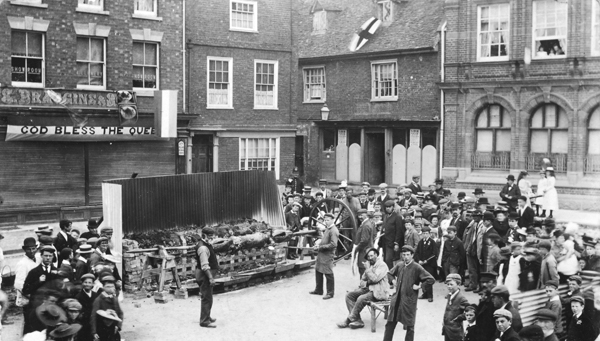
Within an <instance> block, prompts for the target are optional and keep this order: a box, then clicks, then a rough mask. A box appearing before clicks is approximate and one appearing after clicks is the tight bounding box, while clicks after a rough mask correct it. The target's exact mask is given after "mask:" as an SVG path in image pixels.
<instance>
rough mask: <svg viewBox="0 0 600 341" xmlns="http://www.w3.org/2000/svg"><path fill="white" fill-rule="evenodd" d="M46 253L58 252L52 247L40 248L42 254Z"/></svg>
mask: <svg viewBox="0 0 600 341" xmlns="http://www.w3.org/2000/svg"><path fill="white" fill-rule="evenodd" d="M44 251H48V252H52V253H54V251H56V249H55V248H54V246H52V245H44V246H42V247H41V248H40V253H42V252H44Z"/></svg>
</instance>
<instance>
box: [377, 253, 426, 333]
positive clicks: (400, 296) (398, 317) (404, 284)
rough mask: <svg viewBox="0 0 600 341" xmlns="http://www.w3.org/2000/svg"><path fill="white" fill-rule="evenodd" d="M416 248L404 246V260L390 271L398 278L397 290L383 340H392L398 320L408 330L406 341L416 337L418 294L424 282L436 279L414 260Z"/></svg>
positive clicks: (392, 300) (391, 300)
mask: <svg viewBox="0 0 600 341" xmlns="http://www.w3.org/2000/svg"><path fill="white" fill-rule="evenodd" d="M414 254H415V250H414V249H413V248H412V247H411V246H408V245H405V246H403V247H402V259H403V261H402V262H399V263H398V264H396V265H395V266H394V267H393V268H392V269H391V270H390V272H389V274H390V275H391V276H393V277H394V278H396V281H397V282H396V292H395V293H394V294H393V295H392V298H391V299H390V307H389V315H388V319H387V323H386V324H385V333H384V335H383V341H392V338H393V336H394V330H395V329H396V325H397V323H398V322H400V323H402V324H403V325H404V329H405V330H406V336H405V338H404V340H405V341H412V340H414V338H415V319H416V315H417V294H418V292H419V289H421V285H422V284H427V285H433V283H434V282H435V279H434V278H433V276H431V274H430V273H428V272H427V271H425V269H423V267H422V266H420V265H419V264H417V263H415V262H414V261H413V257H414Z"/></svg>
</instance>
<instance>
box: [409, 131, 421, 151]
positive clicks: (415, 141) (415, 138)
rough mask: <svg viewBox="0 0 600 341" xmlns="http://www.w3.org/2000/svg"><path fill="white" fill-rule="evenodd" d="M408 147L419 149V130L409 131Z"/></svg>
mask: <svg viewBox="0 0 600 341" xmlns="http://www.w3.org/2000/svg"><path fill="white" fill-rule="evenodd" d="M409 146H410V147H413V146H414V147H419V148H420V147H421V129H411V130H410V145H409Z"/></svg>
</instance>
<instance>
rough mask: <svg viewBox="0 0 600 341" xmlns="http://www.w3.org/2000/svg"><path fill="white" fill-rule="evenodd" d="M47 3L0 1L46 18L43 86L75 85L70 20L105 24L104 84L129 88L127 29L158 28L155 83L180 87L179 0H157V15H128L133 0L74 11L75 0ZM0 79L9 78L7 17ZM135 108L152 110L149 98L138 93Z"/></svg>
mask: <svg viewBox="0 0 600 341" xmlns="http://www.w3.org/2000/svg"><path fill="white" fill-rule="evenodd" d="M43 2H44V3H46V4H48V8H36V7H29V6H18V5H11V3H10V2H9V1H4V2H0V12H2V13H6V14H7V15H10V16H14V17H26V16H27V17H33V18H37V19H44V20H49V21H50V26H49V27H48V31H47V33H46V38H45V39H46V42H45V46H46V50H45V53H46V62H45V65H46V84H45V85H46V87H47V88H63V87H64V88H67V89H72V88H76V83H77V77H74V75H75V74H76V72H77V67H76V58H77V48H76V38H77V36H76V34H75V29H74V26H73V22H76V23H83V24H87V23H96V24H98V25H105V26H110V28H111V29H110V34H109V36H108V38H107V43H106V89H107V90H122V89H131V88H132V38H131V34H130V32H129V29H151V30H152V31H160V32H164V35H163V39H162V43H161V44H160V48H161V51H160V64H161V66H160V88H161V89H165V90H179V91H180V93H179V97H178V98H179V102H180V103H179V107H178V110H179V111H181V100H182V96H181V89H182V83H181V79H182V72H183V71H182V53H181V50H182V7H181V1H175V0H161V1H158V4H159V8H158V16H159V17H162V20H161V21H157V20H147V19H137V18H132V13H133V1H105V8H104V10H105V11H108V12H109V15H100V14H90V13H81V12H76V7H77V1H66V0H52V1H50V0H44V1H43ZM0 41H3V42H5V44H2V45H0V83H2V85H10V84H11V58H10V55H11V50H10V48H11V44H10V41H11V29H10V26H9V22H8V20H6V18H4V19H3V20H0ZM138 101H139V102H140V111H146V112H148V111H151V110H152V105H153V104H152V98H147V97H146V98H143V97H140V98H139V99H138Z"/></svg>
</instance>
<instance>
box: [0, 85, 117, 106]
mask: <svg viewBox="0 0 600 341" xmlns="http://www.w3.org/2000/svg"><path fill="white" fill-rule="evenodd" d="M55 91H56V92H57V93H58V94H60V95H61V97H62V99H63V102H64V103H63V104H64V105H66V106H72V107H89V108H116V107H117V94H116V93H114V92H91V91H72V90H71V91H62V90H55ZM0 105H27V106H45V107H48V106H56V107H59V105H57V104H55V103H54V102H52V99H50V97H49V96H48V95H47V94H46V93H45V92H44V89H17V88H3V89H2V90H1V91H0Z"/></svg>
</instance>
